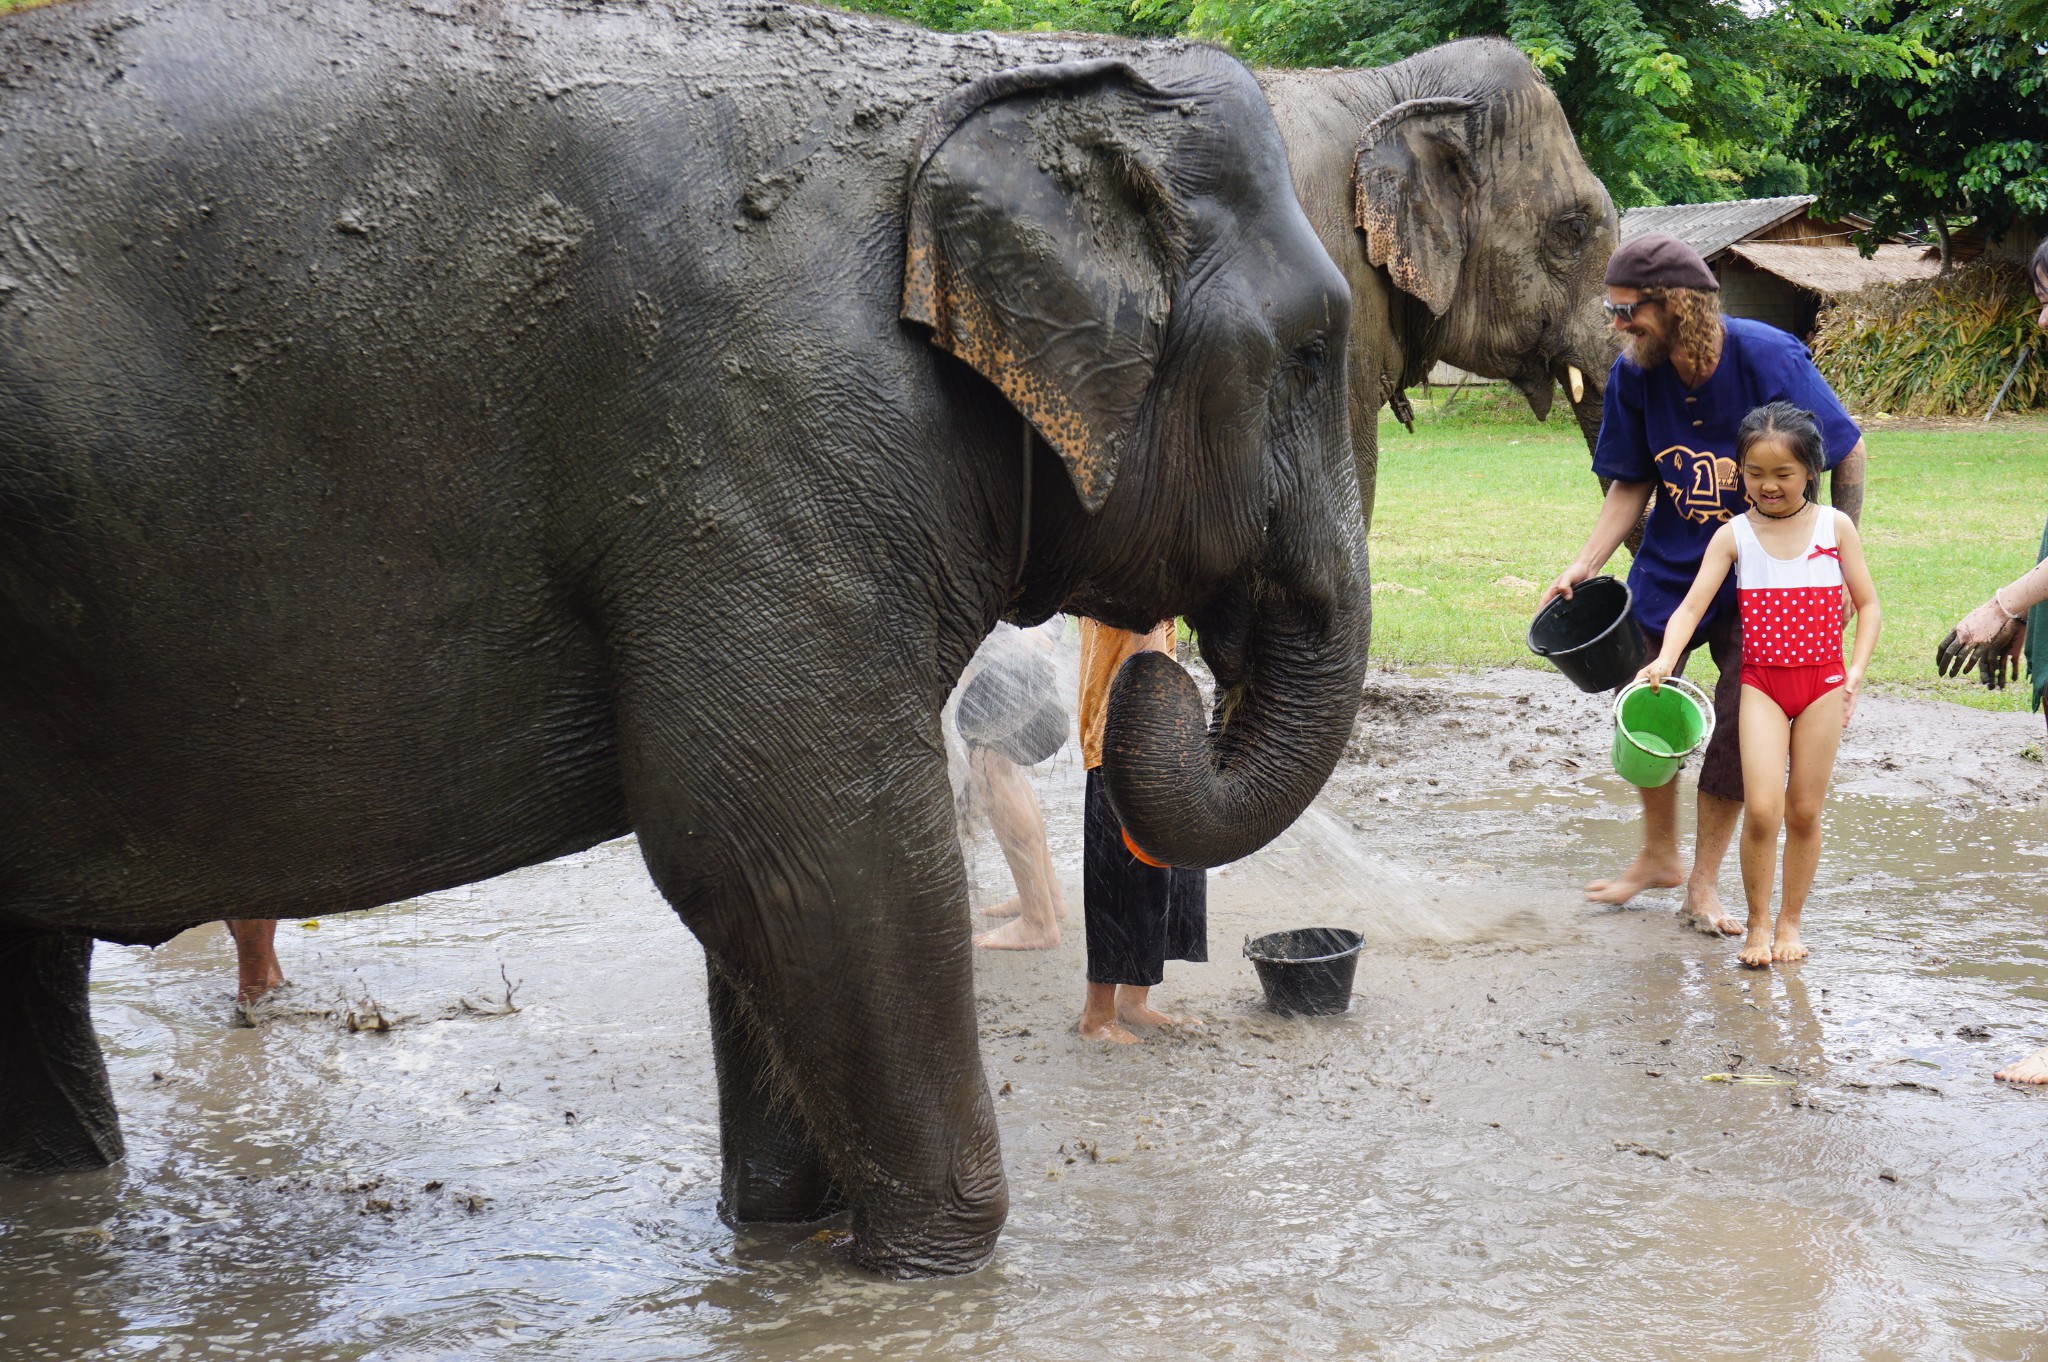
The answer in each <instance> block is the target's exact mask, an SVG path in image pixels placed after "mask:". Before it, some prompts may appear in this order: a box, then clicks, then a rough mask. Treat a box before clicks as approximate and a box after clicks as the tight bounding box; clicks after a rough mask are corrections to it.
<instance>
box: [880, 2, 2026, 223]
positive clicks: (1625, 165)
mask: <svg viewBox="0 0 2048 1362" xmlns="http://www.w3.org/2000/svg"><path fill="white" fill-rule="evenodd" d="M1986 2H1987V3H1988V2H1989V0H1986ZM2020 2H2021V3H2026V4H2043V3H2048V0H2020ZM857 3H858V4H860V6H861V7H863V8H869V9H873V10H877V11H879V12H882V13H888V14H894V15H897V16H899V17H901V18H905V19H909V20H912V21H913V22H916V23H920V24H924V25H926V26H928V27H931V28H938V29H945V30H950V31H960V30H965V29H974V28H1009V29H1027V28H1035V29H1086V30H1092V31H1095V32H1104V33H1124V34H1131V35H1137V36H1152V35H1166V34H1185V35H1187V36H1189V37H1196V38H1203V39H1207V40H1209V41H1212V42H1217V43H1221V44H1222V45H1224V46H1226V47H1229V48H1230V49H1231V50H1232V51H1234V52H1236V53H1237V54H1238V55H1239V56H1240V57H1242V58H1244V59H1245V60H1246V61H1248V62H1251V63H1253V64H1254V65H1266V66H1380V65H1384V64H1386V63H1389V62H1394V61H1399V60H1400V59H1401V58H1403V57H1408V56H1412V55H1413V54H1415V53H1417V52H1420V51H1422V50H1423V49H1424V48H1428V47H1433V46H1435V45H1436V44H1438V43H1443V42H1449V41H1451V40H1452V39H1455V38H1464V37H1472V36H1476V35H1480V34H1494V35H1499V36H1503V37H1506V38H1508V39H1509V40H1510V41H1512V42H1514V43H1515V44H1516V45H1517V46H1519V47H1520V48H1521V49H1522V51H1523V52H1525V53H1527V54H1528V56H1529V59H1530V61H1531V62H1533V63H1534V64H1535V66H1536V68H1537V69H1538V70H1540V71H1542V72H1543V74H1544V75H1545V76H1546V77H1547V78H1548V79H1549V81H1550V82H1551V85H1552V87H1553V88H1554V89H1555V90H1556V91H1557V95H1558V99H1559V101H1560V102H1561V103H1562V104H1563V105H1564V109H1565V113H1566V115H1567V116H1568V117H1569V118H1570V119H1571V122H1572V126H1573V128H1574V129H1575V130H1576V131H1577V133H1578V136H1579V144H1580V149H1581V150H1582V151H1583V152H1584V154H1585V157H1586V161H1587V164H1588V165H1590V166H1591V167H1592V169H1593V172H1594V173H1595V174H1597V175H1599V176H1600V178H1601V179H1603V180H1604V181H1606V183H1607V187H1608V190H1609V192H1611V193H1612V194H1613V195H1614V198H1615V201H1616V202H1617V203H1619V204H1620V205H1622V206H1623V207H1628V206H1631V205H1634V204H1640V203H1689V202H1698V201H1701V200H1710V199H1727V198H1737V197H1742V196H1745V195H1767V194H1793V193H1800V192H1803V191H1804V190H1805V188H1806V169H1805V167H1804V166H1803V165H1801V164H1800V163H1798V162H1797V161H1794V160H1792V159H1790V158H1788V157H1787V156H1786V155H1785V154H1784V152H1783V150H1782V149H1781V148H1782V147H1783V145H1784V143H1785V141H1786V139H1787V138H1788V136H1789V135H1790V132H1791V130H1792V127H1793V125H1794V123H1795V122H1796V120H1797V117H1798V112H1799V100H1800V97H1801V94H1802V92H1803V89H1804V87H1805V85H1806V84H1807V83H1808V82H1809V80H1810V79H1811V77H1812V76H1813V75H1814V73H1821V74H1829V75H1832V74H1837V73H1850V74H1856V75H1863V74H1869V73H1875V72H1883V73H1885V74H1888V75H1889V76H1891V77H1893V78H1896V79H1902V80H1903V79H1910V75H1911V71H1912V68H1913V65H1914V61H1915V53H1916V49H1915V48H1914V47H1913V45H1912V40H1911V39H1910V38H1908V37H1904V36H1901V35H1897V34H1893V33H1890V32H1888V31H1885V30H1883V29H1882V28H1880V27H1875V26H1872V25H1868V24H1863V23H1860V22H1857V21H1858V20H1859V19H1860V17H1861V11H1860V8H1858V7H1860V6H1862V5H1865V4H1868V3H1874V0H1785V2H1784V3H1778V4H1759V3H1754V0H1661V2H1660V3H1658V4H1656V5H1647V4H1643V3H1639V0H857Z"/></svg>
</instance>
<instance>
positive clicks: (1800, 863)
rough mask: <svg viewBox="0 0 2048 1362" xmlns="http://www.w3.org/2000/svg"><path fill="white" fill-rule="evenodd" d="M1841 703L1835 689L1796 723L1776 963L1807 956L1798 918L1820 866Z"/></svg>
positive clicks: (1787, 792) (1775, 938)
mask: <svg viewBox="0 0 2048 1362" xmlns="http://www.w3.org/2000/svg"><path fill="white" fill-rule="evenodd" d="M1842 705H1843V693H1842V692H1841V691H1840V690H1831V691H1829V692H1828V693H1827V694H1826V695H1823V696H1821V697H1820V699H1818V700H1815V701H1814V702H1813V703H1812V704H1810V705H1808V706H1807V707H1806V708H1805V709H1804V710H1803V711H1801V713H1800V715H1799V717H1798V718H1797V719H1795V720H1793V722H1792V774H1791V777H1790V778H1789V779H1788V780H1787V781H1786V783H1785V888H1784V892H1783V895H1782V896H1781V898H1780V900H1779V903H1780V906H1779V908H1778V928H1777V931H1776V932H1775V933H1774V934H1773V936H1772V939H1771V959H1773V960H1804V959H1805V958H1806V947H1805V946H1804V945H1802V944H1801V943H1800V940H1799V914H1800V911H1801V910H1802V909H1804V908H1805V907H1806V895H1807V891H1809V890H1811V889H1812V888H1813V872H1814V869H1815V868H1816V867H1817V866H1819V865H1820V808H1821V804H1822V802H1823V801H1824V800H1826V798H1827V793H1828V777H1829V776H1831V775H1833V774H1834V771H1835V748H1836V747H1838V746H1840V745H1841V741H1842Z"/></svg>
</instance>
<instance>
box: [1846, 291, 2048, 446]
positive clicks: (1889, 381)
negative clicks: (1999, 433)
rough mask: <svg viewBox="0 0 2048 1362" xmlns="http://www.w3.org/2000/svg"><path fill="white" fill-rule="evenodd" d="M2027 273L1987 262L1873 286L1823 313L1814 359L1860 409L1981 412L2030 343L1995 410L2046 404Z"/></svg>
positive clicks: (2047, 375) (2042, 343)
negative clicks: (2029, 351)
mask: <svg viewBox="0 0 2048 1362" xmlns="http://www.w3.org/2000/svg"><path fill="white" fill-rule="evenodd" d="M2038 311H2039V304H2037V303H2036V302H2035V301H2034V291H2033V289H2032V287H2030V286H2029V284H2028V282H2027V277H2026V273H2025V271H2023V270H2022V269H2021V268H2020V266H2019V264H2018V263H2017V262H2014V261H2008V260H2005V259H2002V258H1999V257H1994V256H1987V257H1984V258H1983V259H1980V260H1978V261H1976V262H1975V263H1973V264H1970V265H1965V266H1964V267H1962V268H1961V269H1958V270H1956V271H1955V272H1953V273H1952V274H1950V275H1948V276H1947V277H1946V278H1940V277H1937V278H1934V279H1927V280H1919V281H1915V282H1911V283H1905V284H1880V285H1878V286H1876V287H1874V288H1867V289H1863V290H1860V291H1858V292H1856V293H1851V294H1848V295H1846V296H1845V297H1843V298H1842V299H1841V301H1840V302H1839V303H1837V304H1836V305H1835V306H1834V307H1831V308H1829V309H1827V310H1826V311H1824V312H1822V313H1821V317H1820V328H1819V332H1818V334H1817V335H1816V336H1815V337H1814V343H1813V358H1814V362H1815V363H1816V364H1818V365H1819V366H1820V371H1821V373H1822V374H1823V375H1824V376H1825V377H1826V378H1827V380H1828V382H1829V383H1830V384H1832V385H1833V386H1834V389H1835V391H1836V392H1838V393H1840V394H1841V395H1842V397H1843V398H1844V399H1845V400H1846V401H1847V402H1848V403H1849V406H1850V409H1851V410H1852V411H1857V412H1865V413H1868V412H1879V411H1884V412H1891V413H1893V414H1894V415H1900V416H1981V415H1983V414H1984V412H1985V411H1986V410H1988V409H1989V408H1990V406H1991V399H1992V397H1993V396H1994V395H1995V394H1996V393H1997V392H1998V385H1999V384H2001V383H2003V382H2004V381H2005V376H2006V375H2007V374H2008V373H2010V372H2012V367H2013V361H2014V360H2016V359H2018V358H2019V355H2020V351H2021V350H2022V349H2025V348H2027V347H2029V346H2031V347H2033V353H2032V354H2031V356H2030V357H2029V358H2028V360H2027V362H2026V363H2025V364H2023V365H2021V366H2020V370H2019V374H2018V376H2017V377H2016V378H2015V379H2014V380H2013V385H2012V389H2011V391H2010V392H2008V393H2007V394H2006V396H2005V403H2004V405H2003V406H2002V407H2001V408H2000V410H2001V411H2008V412H2015V411H2032V410H2036V409H2039V408H2042V407H2048V353H2044V351H2048V333H2044V332H2042V331H2041V330H2039V329H2038V328H2037V327H2036V326H2035V324H2034V318H2035V315H2036V314H2037V312H2038Z"/></svg>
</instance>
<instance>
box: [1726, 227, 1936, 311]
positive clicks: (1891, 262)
mask: <svg viewBox="0 0 2048 1362" xmlns="http://www.w3.org/2000/svg"><path fill="white" fill-rule="evenodd" d="M1728 254H1730V255H1733V256H1738V257H1740V258H1741V259H1743V260H1746V261H1748V262H1749V263H1750V264H1752V265H1754V266H1756V267H1757V268H1758V269H1760V270H1763V271H1764V272H1765V273H1767V274H1774V275H1776V276H1777V277H1778V278H1780V279H1783V280H1785V281H1786V282H1787V283H1791V284H1797V285H1798V286H1799V287H1800V288H1803V289H1810V290H1812V291H1813V292H1815V293H1818V294H1819V295H1820V296H1821V297H1823V298H1840V297H1842V296H1843V295H1844V294H1849V293H1855V292H1858V291H1859V290H1862V289H1866V288H1870V287H1872V286H1873V285H1877V284H1905V283H1910V282H1912V281H1913V280H1915V279H1932V278H1933V277H1934V276H1935V275H1937V274H1939V273H1941V257H1940V255H1939V253H1938V252H1934V251H1930V250H1929V248H1927V247H1925V246H1879V247H1878V248H1877V254H1875V255H1873V256H1871V257H1869V258H1868V259H1865V258H1864V257H1863V256H1861V255H1859V254H1858V253H1857V251H1856V248H1855V247H1853V246H1793V245H1784V244H1779V243H1774V242H1769V241H1738V242H1736V243H1735V244H1734V245H1732V246H1730V247H1729V248H1728Z"/></svg>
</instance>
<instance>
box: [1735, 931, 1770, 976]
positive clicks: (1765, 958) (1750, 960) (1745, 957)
mask: <svg viewBox="0 0 2048 1362" xmlns="http://www.w3.org/2000/svg"><path fill="white" fill-rule="evenodd" d="M1735 958H1736V959H1737V960H1740V961H1741V962H1742V963H1743V964H1745V965H1748V966H1749V967H1750V968H1751V969H1762V968H1764V967H1765V966H1766V965H1769V964H1770V963H1771V924H1770V923H1768V922H1766V923H1765V924H1763V925H1762V926H1761V927H1756V926H1752V927H1751V928H1750V929H1749V935H1748V936H1746V937H1744V938H1743V939H1742V949H1741V950H1740V951H1738V952H1737V953H1736V956H1735Z"/></svg>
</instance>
